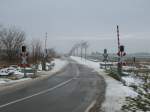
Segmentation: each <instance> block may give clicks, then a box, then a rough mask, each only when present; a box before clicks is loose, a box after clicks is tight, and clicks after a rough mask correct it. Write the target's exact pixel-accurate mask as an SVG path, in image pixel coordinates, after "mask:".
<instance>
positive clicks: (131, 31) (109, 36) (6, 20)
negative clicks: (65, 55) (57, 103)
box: [0, 0, 150, 53]
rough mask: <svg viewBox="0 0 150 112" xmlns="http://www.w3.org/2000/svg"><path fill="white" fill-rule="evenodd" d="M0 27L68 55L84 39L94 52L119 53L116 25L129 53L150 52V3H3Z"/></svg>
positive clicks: (45, 0)
mask: <svg viewBox="0 0 150 112" xmlns="http://www.w3.org/2000/svg"><path fill="white" fill-rule="evenodd" d="M0 24H2V25H4V26H12V25H15V26H16V27H18V28H21V29H22V30H24V31H25V32H26V34H27V38H28V40H31V38H40V39H41V42H43V44H44V36H45V32H47V33H48V41H47V42H48V47H53V48H56V49H57V50H58V51H60V52H67V51H68V50H69V49H70V47H71V46H72V45H73V44H74V43H76V42H79V41H81V40H86V41H88V42H89V44H90V51H100V52H102V51H103V49H104V48H107V49H108V51H109V52H115V51H116V50H117V37H116V25H117V24H118V25H119V26H120V36H121V37H120V38H121V43H122V44H124V45H125V46H126V51H127V52H130V53H132V52H150V47H149V44H150V0H0Z"/></svg>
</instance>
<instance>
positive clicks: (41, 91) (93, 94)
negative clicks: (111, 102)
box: [0, 61, 105, 112]
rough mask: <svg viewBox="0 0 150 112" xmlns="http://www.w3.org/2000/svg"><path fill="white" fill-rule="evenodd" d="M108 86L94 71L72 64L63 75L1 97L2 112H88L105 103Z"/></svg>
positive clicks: (0, 108)
mask: <svg viewBox="0 0 150 112" xmlns="http://www.w3.org/2000/svg"><path fill="white" fill-rule="evenodd" d="M104 93H105V82H104V79H103V78H102V77H100V76H98V75H97V73H96V72H95V71H93V70H92V69H90V68H87V67H85V66H82V65H79V64H77V63H75V62H73V61H70V63H69V64H68V66H67V67H66V68H65V69H64V70H63V71H62V72H61V73H58V74H56V75H53V76H52V77H49V78H48V79H44V80H41V81H38V82H36V83H33V84H32V85H30V86H26V87H24V88H21V89H16V90H15V89H14V91H6V92H5V91H3V92H1V93H0V112H85V110H86V109H87V107H88V106H89V105H90V104H91V103H92V101H93V100H95V99H97V98H99V101H100V103H101V102H102V101H103V99H104Z"/></svg>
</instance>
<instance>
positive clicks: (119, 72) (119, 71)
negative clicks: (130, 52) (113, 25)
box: [117, 25, 122, 76]
mask: <svg viewBox="0 0 150 112" xmlns="http://www.w3.org/2000/svg"><path fill="white" fill-rule="evenodd" d="M117 39H118V53H120V38H119V26H118V25H117ZM120 59H121V55H120V56H118V67H117V68H118V74H119V76H121V74H122V67H121V66H122V65H121V63H120Z"/></svg>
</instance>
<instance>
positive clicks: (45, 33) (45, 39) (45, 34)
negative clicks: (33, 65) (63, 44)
mask: <svg viewBox="0 0 150 112" xmlns="http://www.w3.org/2000/svg"><path fill="white" fill-rule="evenodd" d="M46 42H47V32H46V33H45V50H46V47H47V46H46Z"/></svg>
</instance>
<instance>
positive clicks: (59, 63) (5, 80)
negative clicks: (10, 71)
mask: <svg viewBox="0 0 150 112" xmlns="http://www.w3.org/2000/svg"><path fill="white" fill-rule="evenodd" d="M52 63H55V66H54V67H53V69H52V70H50V71H40V75H43V73H45V74H46V73H47V74H48V75H52V74H53V73H56V72H58V71H60V70H61V69H62V68H63V67H64V66H65V65H67V63H68V62H67V61H66V60H62V59H54V61H53V62H52ZM15 72H16V73H20V72H17V71H15ZM21 76H22V73H21ZM23 76H24V75H23ZM30 79H32V78H21V79H18V80H11V79H8V78H0V86H1V85H7V84H12V83H17V82H22V81H26V80H30Z"/></svg>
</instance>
